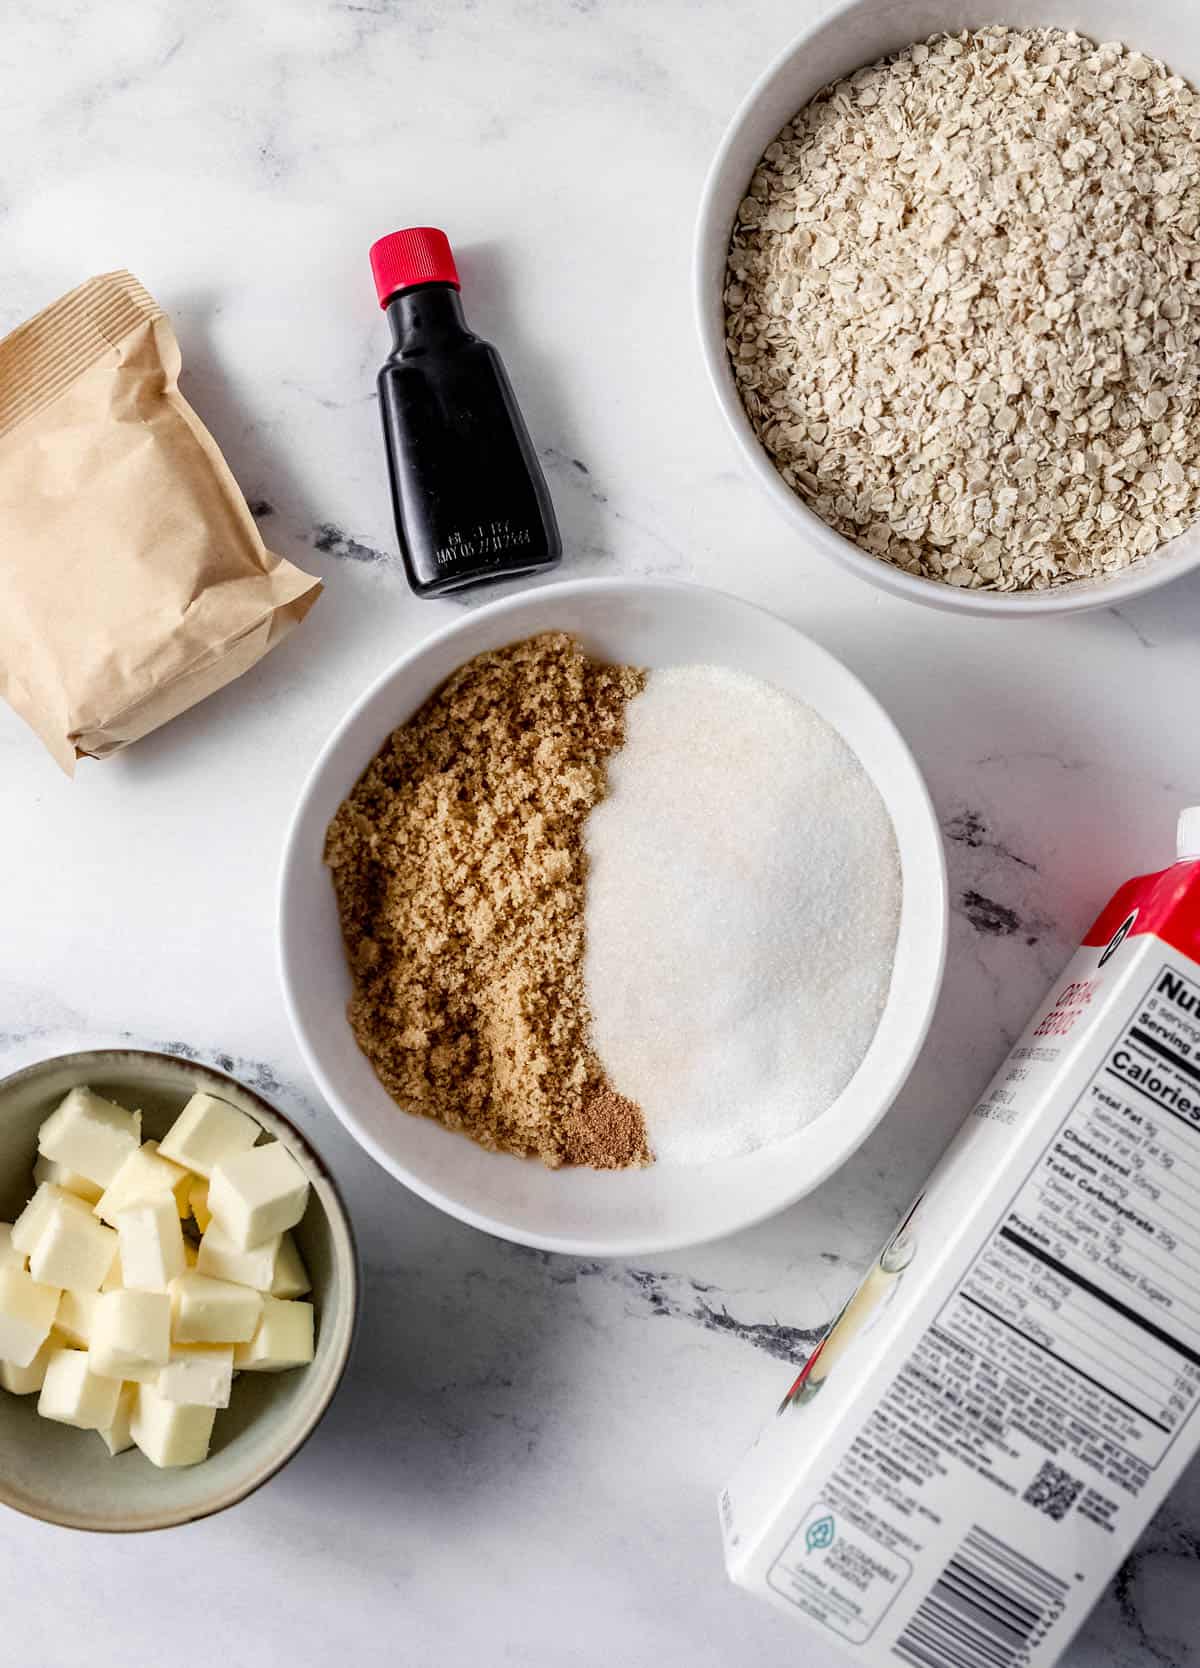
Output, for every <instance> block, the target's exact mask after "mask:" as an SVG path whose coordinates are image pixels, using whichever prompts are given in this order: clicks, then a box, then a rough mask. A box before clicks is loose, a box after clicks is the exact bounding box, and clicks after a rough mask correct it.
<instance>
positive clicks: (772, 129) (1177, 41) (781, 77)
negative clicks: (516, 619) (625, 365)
mask: <svg viewBox="0 0 1200 1668" xmlns="http://www.w3.org/2000/svg"><path fill="white" fill-rule="evenodd" d="M997 22H1003V23H1006V24H1008V25H1009V26H1010V27H1012V28H1022V29H1037V28H1044V27H1047V26H1054V27H1056V28H1059V29H1078V30H1079V31H1080V32H1081V33H1082V34H1085V35H1088V36H1090V37H1091V39H1093V40H1097V41H1111V40H1120V41H1123V42H1125V43H1126V45H1129V46H1136V47H1138V48H1140V49H1141V50H1142V51H1143V52H1147V53H1149V54H1150V55H1151V56H1152V57H1156V58H1161V59H1163V60H1164V61H1165V62H1166V63H1167V64H1168V65H1169V66H1170V67H1171V69H1173V70H1174V71H1175V72H1176V73H1177V74H1179V75H1184V76H1187V77H1188V79H1189V80H1190V81H1191V82H1192V84H1193V86H1195V85H1197V84H1198V83H1200V24H1198V23H1197V21H1196V20H1195V16H1194V14H1193V13H1192V11H1191V9H1190V8H1189V7H1186V6H1179V5H1177V4H1174V3H1173V0H1142V3H1141V4H1139V5H1134V4H1132V3H1131V0H1079V3H1078V4H1076V5H1072V6H1069V7H1064V6H1061V5H1059V4H1057V0H1005V4H1004V5H1003V6H995V5H992V4H991V3H990V0H888V3H887V4H886V5H881V4H880V3H879V0H845V3H844V4H842V5H840V6H835V7H834V8H833V9H832V10H831V11H829V12H827V13H826V14H825V15H824V16H822V17H821V18H819V19H818V20H817V21H815V22H814V23H812V24H810V25H809V27H808V28H807V29H805V31H804V33H803V34H802V35H800V36H798V37H797V39H796V40H794V41H793V42H792V44H791V45H790V46H789V47H787V48H786V49H785V50H784V51H783V52H782V53H781V54H780V55H779V57H778V58H776V60H775V62H774V63H773V64H771V65H769V66H768V68H767V69H765V70H764V71H763V73H762V75H761V76H760V78H759V79H758V81H756V82H755V84H754V86H753V87H751V89H750V91H749V92H748V93H747V95H746V97H745V98H744V100H743V101H742V104H741V106H740V107H739V109H738V110H737V111H736V112H735V114H734V116H733V118H732V120H731V121H730V123H729V126H728V128H727V129H726V132H725V137H724V138H723V139H722V141H721V144H720V147H719V149H718V151H717V154H716V157H715V158H714V160H713V164H712V167H711V169H710V170H709V174H708V179H707V181H706V183H705V186H704V193H703V198H702V201H701V205H700V216H699V221H698V224H697V227H696V246H695V258H694V265H693V284H694V299H695V308H696V322H697V325H698V328H699V334H700V352H701V354H702V356H703V359H704V364H705V367H706V369H707V371H708V376H709V381H710V382H711V383H712V386H713V391H714V393H715V394H716V396H717V403H718V405H719V406H720V408H721V411H722V413H723V415H724V417H725V421H726V422H727V423H728V424H729V428H730V430H731V432H732V434H733V438H734V441H735V443H736V445H737V448H738V450H739V452H740V453H741V457H742V463H743V464H744V466H745V468H746V470H747V472H748V473H749V474H750V475H752V476H753V478H754V479H755V480H756V481H757V482H758V484H759V486H760V487H761V488H762V490H763V491H764V493H765V494H766V496H767V497H768V498H769V499H770V500H771V502H772V503H773V504H774V505H775V507H776V509H777V510H779V511H780V513H781V514H782V515H783V516H784V517H785V518H786V519H787V520H788V521H789V522H790V523H791V525H792V527H793V528H794V529H795V531H796V533H797V535H798V537H799V539H800V540H802V541H803V543H804V544H805V545H807V546H809V547H810V548H812V549H815V550H819V551H820V552H821V554H822V555H823V556H828V557H830V558H831V559H832V560H833V561H835V562H837V563H838V564H839V565H840V566H841V567H843V568H845V569H848V570H849V571H850V572H851V573H856V574H857V575H858V576H859V578H860V579H865V580H866V581H867V583H868V584H871V585H875V586H877V587H878V588H879V589H880V590H884V591H890V592H891V593H892V594H893V595H894V596H901V597H907V598H908V599H909V601H910V602H922V603H925V604H926V605H927V606H929V607H932V608H941V609H944V610H946V611H948V612H950V613H957V614H985V615H987V616H988V617H989V618H991V619H1010V620H1020V619H1028V618H1029V617H1031V616H1036V615H1044V614H1068V613H1075V612H1078V611H1079V610H1081V609H1085V608H1115V607H1117V606H1118V604H1121V603H1126V602H1129V601H1131V600H1132V599H1133V598H1134V597H1138V596H1141V595H1142V594H1143V593H1144V592H1146V591H1152V590H1154V589H1156V587H1158V586H1159V585H1164V584H1166V582H1167V581H1168V580H1170V579H1177V578H1179V577H1180V575H1182V574H1185V573H1188V572H1190V571H1191V570H1192V569H1194V568H1196V567H1197V566H1200V527H1195V526H1193V527H1190V528H1188V529H1186V530H1185V531H1184V532H1183V533H1181V534H1180V535H1179V537H1178V538H1175V539H1171V540H1170V541H1169V542H1168V543H1167V544H1165V545H1163V546H1162V547H1161V548H1160V549H1158V550H1155V551H1152V552H1151V554H1150V555H1149V556H1146V557H1143V558H1142V560H1141V561H1138V562H1133V563H1131V564H1130V566H1129V567H1127V568H1123V569H1122V570H1121V571H1120V572H1119V573H1116V574H1113V575H1112V576H1111V577H1109V578H1105V579H1077V580H1073V581H1071V582H1070V583H1068V584H1065V585H1055V586H1052V587H1051V588H1050V589H1049V590H1045V591H1010V592H1003V591H984V590H979V591H970V590H959V589H957V588H956V587H955V586H953V585H945V584H942V583H940V582H939V581H938V580H935V579H923V578H921V577H920V576H919V575H917V574H912V573H905V572H904V570H903V568H898V567H895V566H893V564H892V563H890V562H884V561H881V560H880V559H879V558H878V557H876V556H872V555H871V554H870V553H869V552H868V551H865V550H860V549H859V547H858V545H856V544H853V543H852V542H851V541H850V540H849V539H846V538H843V537H842V535H841V534H840V533H837V532H835V531H834V530H833V528H832V527H829V526H828V525H827V524H826V523H825V522H824V521H822V520H821V518H820V516H818V515H816V514H814V512H813V511H812V510H810V509H809V508H808V506H807V504H805V502H804V501H803V499H802V498H800V497H799V495H798V494H797V493H795V492H793V491H792V489H791V487H789V486H788V484H787V482H786V481H785V480H784V479H783V477H782V476H781V475H780V474H779V472H778V470H777V469H776V468H775V465H774V464H773V463H772V461H771V459H770V456H769V455H768V453H767V451H766V448H765V447H764V446H763V445H762V443H761V442H760V440H759V438H758V435H757V434H756V433H755V431H754V428H753V426H752V424H751V422H750V419H749V418H748V417H747V416H746V413H745V410H744V409H743V407H742V402H741V398H740V396H739V394H738V390H737V384H736V383H735V381H734V378H733V373H732V371H731V370H730V366H729V355H728V353H727V351H726V348H725V307H724V300H723V297H724V289H725V265H726V256H727V254H728V250H729V238H730V233H731V231H732V228H733V219H734V215H735V214H736V212H737V207H738V204H739V203H740V202H741V200H742V198H743V197H744V196H745V195H746V187H747V185H748V184H749V182H750V177H751V175H752V174H753V172H754V170H755V168H756V167H757V165H758V162H759V159H760V157H761V156H762V154H763V152H764V151H765V150H766V148H767V146H768V145H769V144H770V143H771V141H772V139H774V138H775V136H776V134H777V133H778V132H779V130H780V128H782V127H783V125H784V124H785V122H788V121H790V120H791V118H792V117H793V116H794V115H795V113H796V111H797V110H801V109H803V107H804V106H805V105H806V104H807V103H808V102H809V100H810V99H811V98H812V97H813V96H814V94H816V93H818V92H819V91H820V90H821V88H822V87H824V86H826V85H827V84H828V83H829V82H831V81H837V80H840V79H841V78H842V77H843V76H847V75H850V74H852V73H853V72H854V71H855V70H857V69H861V68H862V67H863V66H864V65H866V64H873V63H875V62H876V61H877V60H878V59H880V58H883V57H886V56H887V54H888V53H890V52H898V51H899V50H900V49H901V48H902V47H905V46H909V45H911V44H912V42H914V41H921V40H925V39H926V38H927V37H928V36H929V35H932V34H936V33H938V32H939V31H956V30H959V29H982V28H985V27H986V26H987V25H988V24H990V23H997Z"/></svg>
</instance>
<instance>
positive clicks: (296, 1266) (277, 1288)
mask: <svg viewBox="0 0 1200 1668" xmlns="http://www.w3.org/2000/svg"><path fill="white" fill-rule="evenodd" d="M310 1291H312V1281H311V1280H310V1279H309V1277H308V1270H307V1269H306V1268H305V1266H304V1259H303V1257H301V1255H300V1251H299V1247H298V1246H297V1244H296V1241H295V1238H294V1236H293V1235H292V1234H284V1235H283V1237H282V1239H281V1240H280V1242H279V1255H278V1256H277V1257H276V1259H275V1278H274V1280H272V1282H271V1296H272V1297H303V1296H304V1294H305V1292H310Z"/></svg>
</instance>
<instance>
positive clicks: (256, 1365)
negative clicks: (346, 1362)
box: [233, 1297, 313, 1373]
mask: <svg viewBox="0 0 1200 1668" xmlns="http://www.w3.org/2000/svg"><path fill="white" fill-rule="evenodd" d="M312 1358H313V1306H312V1304H311V1303H296V1302H289V1301H287V1300H285V1299H283V1298H278V1297H267V1298H264V1299H263V1312H262V1319H261V1320H260V1321H259V1323H258V1330H257V1331H256V1332H255V1334H254V1336H253V1338H251V1340H250V1342H249V1343H247V1344H239V1345H238V1346H237V1348H236V1349H235V1350H234V1352H233V1364H234V1366H235V1367H237V1368H239V1369H240V1370H241V1371H243V1372H252V1373H282V1372H284V1371H285V1370H286V1369H287V1368H288V1367H303V1366H305V1365H306V1364H307V1363H308V1362H309V1361H311V1360H312Z"/></svg>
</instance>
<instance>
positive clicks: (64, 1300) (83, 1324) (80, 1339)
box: [54, 1292, 100, 1349]
mask: <svg viewBox="0 0 1200 1668" xmlns="http://www.w3.org/2000/svg"><path fill="white" fill-rule="evenodd" d="M99 1301H100V1293H99V1292H64V1293H63V1294H62V1296H61V1297H60V1298H59V1300H58V1313H57V1314H56V1315H55V1317H54V1330H55V1331H56V1332H57V1333H58V1334H59V1336H60V1337H61V1338H62V1341H63V1343H64V1344H66V1345H67V1347H68V1348H69V1349H86V1348H87V1347H88V1343H89V1341H90V1339H91V1336H92V1321H93V1320H94V1318H95V1314H96V1304H97V1303H98V1302H99Z"/></svg>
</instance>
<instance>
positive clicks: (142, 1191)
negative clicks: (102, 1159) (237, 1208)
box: [95, 1141, 192, 1227]
mask: <svg viewBox="0 0 1200 1668" xmlns="http://www.w3.org/2000/svg"><path fill="white" fill-rule="evenodd" d="M191 1185H192V1178H191V1177H190V1176H189V1175H188V1173H187V1171H186V1170H181V1169H180V1168H179V1165H178V1164H172V1163H171V1161H170V1159H168V1158H163V1157H162V1156H161V1154H160V1153H159V1150H158V1142H157V1141H146V1142H144V1143H143V1145H142V1146H140V1147H139V1148H138V1149H137V1151H136V1152H132V1153H130V1155H129V1157H128V1158H127V1159H126V1160H125V1162H124V1164H122V1166H121V1168H120V1169H119V1170H118V1171H117V1173H116V1175H115V1176H114V1177H113V1179H112V1182H111V1183H110V1185H109V1186H108V1187H106V1188H105V1189H104V1192H103V1193H102V1194H101V1195H100V1198H99V1199H98V1200H97V1202H96V1206H95V1211H96V1215H97V1216H98V1217H100V1219H101V1220H102V1221H104V1222H107V1223H108V1224H109V1225H110V1227H111V1226H113V1225H114V1224H115V1221H116V1218H117V1216H118V1215H119V1214H120V1212H121V1211H123V1210H128V1208H129V1207H130V1205H140V1204H141V1203H142V1201H143V1200H145V1199H154V1198H157V1197H158V1195H159V1194H160V1193H170V1194H171V1195H172V1197H173V1198H174V1200H175V1207H176V1212H177V1214H178V1215H179V1216H187V1215H188V1214H189V1210H190V1207H189V1205H188V1202H187V1195H188V1191H189V1189H190V1188H191Z"/></svg>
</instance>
